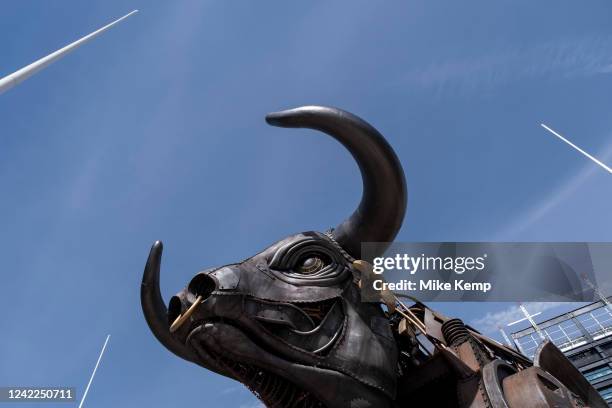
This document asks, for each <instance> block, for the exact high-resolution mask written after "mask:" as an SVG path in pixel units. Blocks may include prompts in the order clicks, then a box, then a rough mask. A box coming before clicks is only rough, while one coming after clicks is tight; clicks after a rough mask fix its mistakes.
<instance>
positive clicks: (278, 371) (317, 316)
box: [141, 106, 406, 408]
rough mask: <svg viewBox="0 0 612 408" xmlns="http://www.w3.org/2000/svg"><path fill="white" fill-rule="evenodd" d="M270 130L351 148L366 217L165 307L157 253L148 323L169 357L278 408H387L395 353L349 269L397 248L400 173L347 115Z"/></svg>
mask: <svg viewBox="0 0 612 408" xmlns="http://www.w3.org/2000/svg"><path fill="white" fill-rule="evenodd" d="M266 120H267V122H268V123H269V124H271V125H275V126H281V127H296V128H298V127H301V128H311V129H317V130H320V131H322V132H325V133H327V134H328V135H330V136H332V137H333V138H335V139H336V140H338V141H339V142H340V143H342V144H343V145H344V146H345V147H346V148H347V149H348V150H349V152H350V153H351V154H352V155H353V157H354V159H355V160H356V161H357V164H358V165H359V168H360V170H361V175H362V178H363V196H362V199H361V203H360V204H359V207H358V208H357V209H356V210H355V212H354V213H353V214H352V215H351V216H350V217H349V218H347V219H346V220H345V221H343V222H342V223H341V224H340V225H338V226H337V227H336V228H334V229H332V230H331V231H329V232H327V233H325V234H323V233H319V232H304V233H300V234H296V235H293V236H290V237H288V238H285V239H283V240H281V241H279V242H277V243H275V244H273V245H272V246H270V247H269V248H267V249H265V250H264V251H263V252H260V253H259V254H257V255H255V256H253V257H251V258H249V259H247V260H244V261H242V262H239V263H235V264H231V265H226V266H222V267H218V268H212V269H208V270H205V271H203V272H200V273H198V274H197V275H195V276H194V277H193V279H192V280H191V281H190V282H189V283H188V285H187V286H186V288H185V289H183V290H182V291H181V292H179V293H178V294H177V295H176V296H173V297H172V298H171V299H170V304H169V307H168V308H166V306H165V303H164V301H163V299H162V296H161V293H160V289H159V271H160V261H161V255H162V244H161V242H159V241H158V242H156V243H155V244H154V245H153V247H152V249H151V253H150V254H149V259H148V261H147V264H146V267H145V271H144V276H143V280H142V288H141V302H142V308H143V311H144V315H145V318H146V320H147V323H148V324H149V327H150V328H151V330H152V331H153V334H155V336H156V337H157V339H158V340H159V341H160V342H161V343H162V344H163V345H164V346H165V347H166V348H168V349H169V350H170V351H172V352H173V353H175V354H176V355H178V356H180V357H182V358H184V359H186V360H189V361H191V362H194V363H196V364H199V365H201V366H202V367H205V368H207V369H209V370H212V371H215V372H217V373H219V374H221V375H224V376H227V377H230V378H233V379H235V380H237V381H240V382H241V383H243V384H245V385H246V386H247V387H248V388H249V389H250V390H251V391H253V392H254V393H255V394H256V395H257V396H258V397H259V398H260V399H261V400H262V401H263V402H264V403H265V404H266V405H267V406H269V407H272V406H274V407H351V408H356V407H374V406H375V407H385V406H389V405H390V404H391V402H390V401H392V400H393V399H394V396H395V392H396V370H397V358H398V356H397V354H398V350H397V346H396V344H395V342H394V340H393V335H392V334H391V329H390V327H389V323H388V320H387V318H386V317H385V315H384V313H383V311H382V310H381V308H380V306H379V305H378V304H372V303H363V302H361V299H360V292H359V289H358V287H357V284H356V283H357V282H358V281H359V275H358V271H357V270H356V269H355V268H353V266H352V261H353V260H354V258H360V257H361V243H362V242H390V241H392V240H393V239H394V237H395V235H396V234H397V232H398V230H399V228H400V226H401V224H402V220H403V218H404V212H405V208H406V184H405V180H404V173H403V171H402V168H401V165H400V163H399V161H398V159H397V157H396V155H395V153H394V152H393V150H392V149H391V147H390V146H389V144H388V143H387V142H386V141H385V139H384V138H383V137H382V136H381V135H380V133H378V132H377V131H376V129H374V128H373V127H372V126H370V125H369V124H367V123H366V122H364V121H363V120H361V119H360V118H358V117H356V116H354V115H352V114H350V113H348V112H344V111H342V110H339V109H334V108H327V107H320V106H307V107H301V108H297V109H292V110H288V111H283V112H279V113H273V114H270V115H268V116H267V117H266ZM270 222H274V220H270Z"/></svg>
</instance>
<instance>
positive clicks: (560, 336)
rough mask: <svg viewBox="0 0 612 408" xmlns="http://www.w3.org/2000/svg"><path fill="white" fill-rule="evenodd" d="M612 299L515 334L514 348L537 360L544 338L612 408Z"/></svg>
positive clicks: (513, 337)
mask: <svg viewBox="0 0 612 408" xmlns="http://www.w3.org/2000/svg"><path fill="white" fill-rule="evenodd" d="M611 300H612V296H611V297H609V298H608V299H606V300H602V301H599V302H595V303H591V304H590V305H587V306H583V307H580V308H578V309H575V310H573V311H571V312H568V313H565V314H562V315H560V316H557V317H554V318H552V319H549V320H546V321H543V322H541V323H538V324H537V328H538V330H536V328H534V327H528V328H527V329H523V330H520V331H518V332H515V333H512V334H511V336H512V340H513V341H514V344H515V345H516V347H517V348H518V350H519V351H521V352H522V353H523V354H525V355H526V356H528V357H529V358H533V356H534V354H535V351H536V349H537V347H538V346H539V345H540V343H541V342H542V338H546V339H547V340H550V341H552V342H553V343H554V344H555V345H556V346H557V347H559V349H561V351H562V352H563V353H564V354H565V355H566V356H567V357H568V358H569V359H570V360H571V361H572V363H574V365H575V366H576V367H578V369H579V370H580V371H581V372H582V374H584V376H585V377H586V379H587V380H589V382H590V383H591V384H593V386H594V387H595V389H597V391H599V393H600V394H601V395H602V396H603V398H604V399H605V400H606V401H607V402H608V405H610V406H612V306H611V305H610V301H611Z"/></svg>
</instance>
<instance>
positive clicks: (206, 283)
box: [188, 273, 217, 300]
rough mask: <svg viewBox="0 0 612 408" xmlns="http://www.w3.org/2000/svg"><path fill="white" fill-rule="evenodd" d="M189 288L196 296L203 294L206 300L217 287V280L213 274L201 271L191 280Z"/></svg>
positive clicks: (203, 298)
mask: <svg viewBox="0 0 612 408" xmlns="http://www.w3.org/2000/svg"><path fill="white" fill-rule="evenodd" d="M188 289H189V292H191V293H193V294H194V295H195V296H196V297H197V296H202V300H206V299H208V298H209V297H210V295H211V294H212V293H213V292H214V291H215V290H216V289H217V282H216V281H215V280H214V279H213V278H212V277H211V276H209V275H205V274H203V273H201V274H198V275H196V276H195V277H194V278H193V279H192V280H191V282H190V283H189V287H188Z"/></svg>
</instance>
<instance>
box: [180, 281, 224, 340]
mask: <svg viewBox="0 0 612 408" xmlns="http://www.w3.org/2000/svg"><path fill="white" fill-rule="evenodd" d="M217 287H218V284H217V281H216V280H215V279H214V278H213V277H211V276H210V275H208V274H205V273H200V274H198V275H196V276H195V277H194V278H193V279H192V280H191V282H190V283H189V285H188V286H187V292H188V294H189V295H192V296H193V297H192V296H185V295H184V294H181V295H179V296H172V298H171V299H170V304H169V305H168V324H169V325H170V332H171V333H173V332H175V331H176V330H178V328H179V327H181V326H182V325H183V323H185V322H186V321H187V320H188V319H189V317H190V316H191V315H192V314H193V313H194V312H195V311H196V309H197V308H198V307H199V305H200V304H202V302H204V301H205V300H207V299H208V298H209V297H210V295H212V293H213V292H214V291H215V290H217ZM188 298H194V301H193V303H191V306H189V308H188V309H187V310H185V311H183V309H184V306H186V305H185V304H184V302H183V301H182V300H181V299H184V301H185V302H187V299H188Z"/></svg>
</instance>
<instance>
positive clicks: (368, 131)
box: [266, 106, 407, 258]
mask: <svg viewBox="0 0 612 408" xmlns="http://www.w3.org/2000/svg"><path fill="white" fill-rule="evenodd" d="M266 122H268V123H269V124H270V125H274V126H280V127H289V128H309V129H316V130H319V131H322V132H325V133H327V134H328V135H330V136H331V137H333V138H334V139H336V140H337V141H339V142H340V143H342V145H344V147H346V148H347V149H348V151H349V152H350V153H351V154H352V155H353V158H354V159H355V161H356V162H357V164H358V165H359V170H360V171H361V177H362V179H363V195H362V197H361V202H360V203H359V207H357V209H356V210H355V212H353V214H352V215H351V216H350V217H349V218H347V219H346V220H344V221H343V222H342V223H341V224H339V225H338V226H337V227H336V228H335V229H334V230H333V237H334V239H335V240H336V241H337V242H338V243H339V244H340V245H341V246H342V247H343V248H344V249H345V250H346V251H347V252H348V253H349V254H351V255H352V256H353V257H356V258H361V243H362V242H391V241H393V239H394V238H395V236H396V235H397V232H398V231H399V229H400V227H401V225H402V221H403V219H404V214H405V212H406V196H407V194H406V180H405V178H404V171H403V170H402V166H401V164H400V162H399V160H398V158H397V156H396V155H395V152H394V151H393V149H392V148H391V146H389V143H387V141H386V140H385V138H384V137H383V136H382V135H381V134H380V133H378V131H377V130H376V129H374V128H373V127H372V126H371V125H370V124H368V123H367V122H365V121H364V120H362V119H360V118H358V117H357V116H355V115H353V114H351V113H349V112H345V111H343V110H340V109H337V108H329V107H324V106H303V107H301V108H295V109H290V110H286V111H282V112H275V113H270V114H268V115H267V116H266ZM380 249H381V250H383V249H384V248H382V246H381V248H380Z"/></svg>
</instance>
